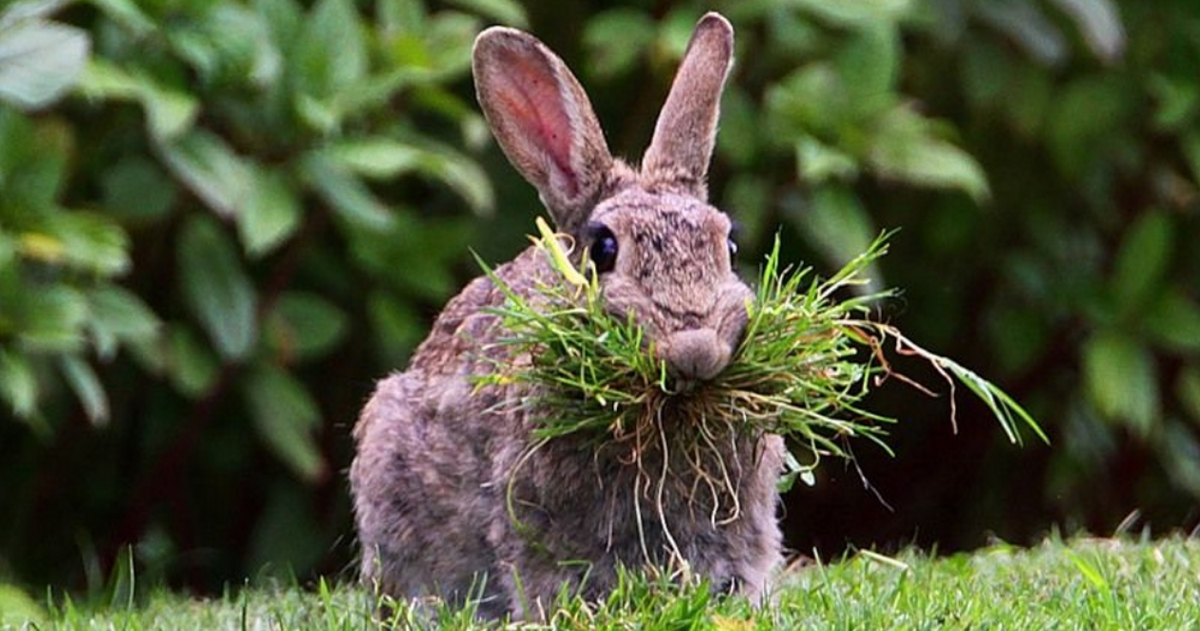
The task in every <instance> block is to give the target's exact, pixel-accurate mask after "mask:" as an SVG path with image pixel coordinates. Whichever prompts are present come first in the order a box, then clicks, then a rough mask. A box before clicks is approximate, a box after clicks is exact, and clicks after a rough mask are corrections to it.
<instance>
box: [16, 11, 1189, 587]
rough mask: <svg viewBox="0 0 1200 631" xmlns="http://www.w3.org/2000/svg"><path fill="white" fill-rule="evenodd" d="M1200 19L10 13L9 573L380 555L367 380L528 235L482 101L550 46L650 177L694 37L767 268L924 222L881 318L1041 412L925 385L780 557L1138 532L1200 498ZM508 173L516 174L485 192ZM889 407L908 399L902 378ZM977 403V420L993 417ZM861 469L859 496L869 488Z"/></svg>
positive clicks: (724, 155) (798, 500)
mask: <svg viewBox="0 0 1200 631" xmlns="http://www.w3.org/2000/svg"><path fill="white" fill-rule="evenodd" d="M1191 3H1192V0H1174V1H1172V0H1160V1H1159V2H1155V3H1141V2H1137V1H1136V0H1125V1H1124V2H1116V1H1114V0H1040V1H1034V0H1015V1H1011V2H1006V3H990V2H985V1H980V0H860V1H858V2H840V3H828V2H821V1H819V0H750V1H742V2H732V1H728V2H722V1H718V2H715V3H700V2H694V1H690V0H688V1H683V0H681V1H677V2H666V3H663V2H656V3H649V2H644V1H641V2H639V1H636V0H630V1H629V2H609V3H594V4H592V5H584V4H578V3H533V2H529V3H527V6H524V7H523V6H521V5H519V4H517V3H516V2H513V1H512V0H454V1H449V0H448V1H447V2H445V3H437V4H434V3H429V4H428V5H427V4H426V3H422V2H420V1H419V0H378V1H372V2H367V1H361V2H355V1H353V0H317V1H316V2H311V3H309V2H300V1H299V0H249V1H234V0H218V1H215V2H210V1H201V0H146V1H143V2H135V1H134V0H91V1H90V2H80V3H71V2H66V1H62V0H21V1H18V2H10V3H8V4H7V5H5V6H4V7H3V8H2V9H0V401H2V402H3V411H0V414H2V415H4V416H0V444H2V445H3V449H4V453H5V457H4V458H3V459H0V479H3V480H4V483H3V485H0V511H2V512H3V514H4V516H5V519H3V520H2V521H0V580H3V579H4V578H5V577H15V578H16V579H18V580H20V581H23V582H27V583H53V584H58V585H65V586H70V587H92V588H94V587H97V586H99V585H100V584H101V583H102V582H103V576H104V575H105V574H106V573H107V572H108V571H109V569H110V567H111V564H112V563H113V561H114V560H115V559H117V558H118V556H119V554H120V553H119V551H120V549H121V546H122V545H125V544H130V545H133V546H134V548H133V554H134V558H135V559H136V560H137V562H138V564H139V567H141V568H142V571H143V575H148V577H149V579H150V580H151V581H153V580H159V579H162V580H169V581H171V582H173V583H176V584H187V585H190V586H193V587H195V588H200V589H213V588H218V587H219V586H220V585H221V584H222V582H223V581H230V580H235V581H236V580H240V579H241V577H245V576H254V575H256V574H258V573H259V572H260V571H263V570H262V568H263V567H267V568H268V570H266V571H285V572H286V571H289V569H290V570H291V571H295V572H297V573H298V574H300V575H302V576H303V575H306V574H308V573H309V572H312V571H314V570H317V571H326V572H329V571H335V572H336V571H338V570H340V569H342V568H343V567H345V565H346V564H347V563H348V562H349V559H350V558H351V554H352V543H351V541H350V540H351V539H352V536H351V529H350V525H349V524H350V521H349V512H348V510H349V509H348V502H347V499H346V489H345V483H344V481H343V475H342V469H343V468H344V467H345V466H346V465H347V464H348V462H349V459H350V456H351V454H350V444H349V439H348V434H349V430H350V427H351V426H352V424H353V420H354V417H355V414H356V412H357V409H358V407H359V405H361V403H362V401H363V400H365V397H366V396H367V395H368V394H369V392H370V390H371V387H372V383H373V380H374V379H376V378H378V377H379V376H380V375H382V374H384V373H385V372H386V371H388V370H391V369H396V368H400V367H403V365H404V362H405V359H406V357H407V354H408V352H409V351H410V349H411V348H412V346H413V345H414V344H415V343H416V342H418V341H419V340H420V338H421V337H422V336H423V334H424V331H425V329H426V328H427V326H428V322H429V320H430V318H431V317H432V316H433V315H435V314H436V313H437V310H438V309H439V308H440V306H441V304H442V303H443V302H444V301H445V299H446V298H447V297H448V296H449V295H451V294H452V293H453V292H454V291H455V290H456V289H457V288H458V287H459V286H460V285H461V284H462V283H463V282H465V280H466V279H467V278H469V277H470V276H472V275H474V274H475V273H476V271H477V270H475V269H474V265H473V264H472V263H471V257H470V255H469V253H468V248H473V249H475V250H477V251H479V252H480V253H481V254H482V255H483V256H484V257H485V258H486V259H488V260H502V259H504V258H506V257H508V256H510V255H512V254H513V253H515V252H516V251H517V250H519V249H520V248H521V247H523V245H524V236H523V235H524V234H525V233H527V232H528V231H529V226H530V225H531V220H532V217H533V216H534V215H535V214H536V213H537V212H538V205H537V202H536V198H535V196H534V195H533V193H532V191H531V190H530V189H529V188H528V187H527V186H526V185H525V184H524V183H522V182H520V180H519V179H518V178H517V177H516V176H515V174H514V173H513V172H512V170H511V169H509V168H507V167H506V166H504V164H503V160H502V159H501V157H500V155H499V152H498V151H496V150H495V148H494V146H493V145H492V143H491V142H490V138H489V135H488V132H487V130H486V127H485V126H484V125H483V122H482V119H481V117H480V115H479V114H478V110H477V108H476V106H475V104H474V102H473V98H472V96H471V89H470V83H469V79H468V76H467V75H468V72H469V53H470V46H471V42H472V40H473V37H474V35H475V33H476V32H478V30H479V29H481V28H482V27H483V26H485V25H486V24H489V23H495V22H499V23H505V24H510V25H515V26H521V27H525V28H529V29H531V30H533V31H534V32H535V33H537V34H538V35H539V36H541V37H542V38H543V39H544V40H545V41H547V43H548V44H549V45H550V46H551V47H552V48H554V49H555V50H557V51H559V52H561V53H562V54H563V55H564V57H566V58H567V61H568V63H569V64H570V65H571V66H572V67H573V68H575V69H576V70H577V72H578V73H579V74H580V76H581V79H582V81H583V83H584V85H585V86H587V87H588V89H589V92H590V93H591V94H592V96H593V98H594V101H595V103H596V106H597V110H598V113H599V115H600V118H601V119H602V120H603V121H604V122H605V126H606V128H607V129H608V130H609V137H610V143H611V144H612V145H613V147H614V150H615V151H616V152H617V153H621V154H624V155H627V156H631V157H636V156H637V155H638V154H640V152H641V149H642V148H643V146H644V144H645V142H646V139H647V138H648V137H649V135H650V130H651V129H652V126H653V119H654V115H655V113H656V112H657V108H658V107H659V104H660V102H661V99H662V96H663V95H664V94H665V91H666V88H667V86H668V85H669V81H670V78H671V75H672V73H673V71H674V67H675V64H676V62H677V60H678V58H679V56H680V55H681V54H682V51H683V47H684V46H685V45H686V42H687V37H688V35H689V34H690V31H691V28H692V25H693V24H694V23H695V20H696V19H697V17H698V16H699V15H700V14H701V13H702V12H703V11H704V10H707V9H716V10H720V11H722V12H724V13H725V14H726V15H727V16H729V17H730V19H731V20H732V21H733V22H734V24H735V27H736V28H737V30H738V48H737V55H738V64H737V67H736V69H735V71H734V75H733V77H732V80H731V85H730V89H729V91H728V93H727V95H726V98H725V101H724V115H723V126H722V132H721V136H720V139H719V144H718V151H717V156H716V160H715V163H714V167H713V185H712V187H711V188H712V190H713V196H714V200H715V201H716V202H717V203H718V204H719V205H721V206H723V207H725V208H727V209H728V210H729V211H730V212H731V213H732V214H733V215H735V217H736V218H737V219H738V220H739V221H740V222H741V224H742V226H743V237H742V240H743V244H742V245H743V250H744V251H745V252H747V253H748V254H747V255H746V256H745V257H743V260H744V261H748V262H753V261H755V260H757V254H756V253H757V252H761V249H762V247H763V246H764V245H766V244H767V243H768V241H769V237H770V236H771V235H772V234H773V233H774V232H775V231H776V230H782V232H783V237H784V240H785V243H787V244H788V245H789V248H790V251H791V253H792V256H793V257H794V258H796V259H801V258H803V259H807V260H809V261H811V262H815V263H818V267H821V268H824V269H831V268H833V267H834V266H836V265H838V264H840V262H842V261H843V260H844V259H845V258H847V257H848V256H850V255H853V254H856V253H858V252H860V251H862V250H863V249H865V247H866V244H867V243H868V242H869V241H870V239H871V238H872V237H874V236H875V235H876V234H877V233H878V232H879V230H881V229H883V228H889V227H901V228H902V229H903V230H902V232H901V233H900V234H899V235H898V236H897V237H895V238H894V239H893V243H894V245H893V254H892V255H890V256H889V257H888V258H887V259H885V260H884V261H883V262H882V263H881V266H880V269H879V270H877V273H878V275H879V277H880V280H881V282H882V283H886V284H889V285H895V286H899V287H902V288H903V289H904V290H905V291H906V300H905V301H904V303H903V304H897V305H888V306H887V313H886V315H887V317H890V318H891V319H892V320H893V321H894V322H895V323H896V324H898V325H899V326H900V327H901V328H902V329H904V330H905V331H907V332H909V333H910V334H911V335H912V336H913V337H914V338H915V339H917V340H919V341H922V342H924V343H926V344H928V345H929V346H930V347H932V348H933V349H935V350H937V351H938V352H941V353H944V354H947V355H949V356H951V357H954V358H956V359H958V360H960V361H961V362H962V363H964V364H966V365H968V366H972V367H974V368H976V369H977V370H979V372H981V373H982V374H984V375H986V376H988V377H989V378H994V379H995V380H997V381H998V382H999V383H1001V384H1002V385H1004V386H1005V387H1006V388H1008V389H1009V390H1010V392H1012V393H1013V394H1014V395H1016V397H1017V398H1018V399H1019V400H1021V401H1023V402H1024V403H1026V404H1027V405H1028V406H1029V407H1030V409H1031V411H1033V412H1034V413H1035V415H1036V416H1038V418H1039V419H1040V420H1041V421H1042V423H1043V425H1044V426H1045V427H1046V428H1047V429H1048V431H1049V432H1050V433H1051V434H1052V437H1053V439H1054V441H1055V443H1054V445H1053V446H1052V448H1050V449H1046V448H1032V447H1031V448H1026V449H1024V450H1016V449H1014V448H1012V447H1010V446H1008V445H1007V443H1006V442H1005V441H1004V439H1003V436H1002V435H999V434H997V433H996V432H994V431H993V428H994V424H993V423H991V422H990V421H989V420H987V419H986V418H984V417H983V416H982V415H985V414H986V412H984V411H982V410H976V409H974V408H972V407H969V406H968V405H964V407H963V409H961V410H959V419H958V421H959V422H958V425H959V429H960V431H961V434H960V435H958V436H954V435H952V432H951V428H950V425H949V423H948V422H946V421H945V419H946V416H947V415H948V413H949V412H948V410H949V408H948V404H947V402H946V401H945V400H944V398H943V399H926V398H924V397H922V396H920V395H913V394H912V393H911V392H908V391H905V390H904V389H903V388H887V389H885V392H884V393H883V396H882V397H881V398H880V400H879V403H878V404H879V405H880V406H882V407H884V408H895V411H894V413H896V414H898V415H900V416H901V418H902V419H904V420H905V422H904V423H902V424H901V425H900V426H898V427H897V429H896V436H895V437H894V440H895V443H896V445H897V449H898V451H899V458H898V459H897V460H894V461H893V460H886V461H885V460H880V459H879V458H878V454H868V453H860V456H861V465H860V466H861V468H862V473H864V474H865V475H866V478H867V479H868V480H869V481H870V482H871V483H872V484H873V485H874V486H873V488H874V490H876V491H877V492H879V493H880V494H881V495H882V496H883V497H884V498H885V499H887V500H888V501H890V503H891V504H892V505H894V506H895V512H894V513H890V512H887V511H886V510H881V506H882V504H880V503H879V502H878V501H877V500H876V499H875V495H874V494H872V493H869V492H864V491H863V490H862V488H861V486H859V473H860V472H858V471H851V472H842V471H837V470H831V471H827V472H825V474H824V475H823V476H822V479H821V480H820V481H819V482H818V484H817V486H816V487H814V488H812V489H798V490H796V491H795V492H793V494H792V497H791V498H790V500H789V502H790V505H789V510H788V518H787V523H788V530H789V535H790V537H789V540H790V543H791V545H792V546H794V547H796V548H798V549H801V550H808V549H811V548H812V547H813V546H814V545H817V546H819V547H822V548H823V549H824V550H826V551H831V550H832V551H836V550H837V549H839V547H840V546H842V545H845V544H846V543H848V542H850V543H856V544H859V545H866V544H869V543H871V542H888V541H898V540H912V539H913V537H914V533H920V534H919V536H917V537H916V538H917V540H918V541H921V542H927V543H937V544H938V545H941V546H942V547H943V548H954V547H960V546H966V545H974V544H977V543H979V542H981V541H982V538H983V537H984V536H985V535H986V534H987V533H988V532H989V531H990V532H993V533H995V534H997V535H999V536H1002V537H1006V538H1011V539H1016V540H1020V539H1023V538H1028V537H1031V536H1035V535H1037V534H1038V533H1039V532H1040V531H1042V530H1043V529H1045V528H1047V527H1048V526H1049V525H1050V524H1053V523H1061V524H1065V525H1066V526H1067V527H1089V528H1093V529H1096V530H1100V531H1110V530H1112V529H1113V528H1115V527H1116V526H1117V524H1118V523H1120V522H1121V520H1122V518H1124V517H1125V516H1126V515H1127V514H1128V513H1129V512H1130V511H1132V510H1134V509H1140V510H1142V511H1144V515H1145V516H1146V518H1147V519H1148V520H1149V523H1152V524H1153V525H1154V526H1156V527H1159V528H1166V527H1171V526H1180V525H1187V524H1188V523H1189V522H1194V521H1195V520H1196V519H1197V515H1196V514H1195V512H1194V510H1195V509H1189V508H1188V507H1194V506H1196V505H1197V499H1200V442H1198V436H1200V431H1198V428H1200V425H1198V424H1200V254H1198V253H1197V252H1198V251H1197V250H1196V249H1195V248H1190V247H1188V245H1187V244H1188V243H1190V242H1194V241H1196V240H1197V237H1198V236H1200V218H1198V213H1197V209H1198V208H1200V204H1198V202H1197V199H1198V198H1197V183H1198V182H1200V80H1198V79H1197V77H1196V74H1195V68H1197V67H1200V14H1196V12H1195V10H1194V8H1193V7H1192V6H1191ZM491 181H494V182H495V189H493V187H492V184H490V183H489V182H491ZM893 390H894V391H895V392H892V391H893ZM977 415H978V416H979V418H976V416H977ZM843 481H845V482H849V483H848V484H847V483H844V482H843Z"/></svg>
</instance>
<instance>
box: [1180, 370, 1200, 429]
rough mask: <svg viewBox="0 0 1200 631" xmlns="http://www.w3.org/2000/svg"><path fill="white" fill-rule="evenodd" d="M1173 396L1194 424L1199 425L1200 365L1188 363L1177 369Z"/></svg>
mask: <svg viewBox="0 0 1200 631" xmlns="http://www.w3.org/2000/svg"><path fill="white" fill-rule="evenodd" d="M1175 396H1177V397H1179V402H1180V403H1182V404H1183V409H1184V410H1186V411H1187V414H1188V416H1190V417H1191V418H1192V421H1193V422H1194V423H1195V424H1196V425H1200V366H1196V365H1189V366H1187V367H1185V368H1184V369H1183V370H1181V371H1179V377H1178V378H1177V379H1176V381H1175Z"/></svg>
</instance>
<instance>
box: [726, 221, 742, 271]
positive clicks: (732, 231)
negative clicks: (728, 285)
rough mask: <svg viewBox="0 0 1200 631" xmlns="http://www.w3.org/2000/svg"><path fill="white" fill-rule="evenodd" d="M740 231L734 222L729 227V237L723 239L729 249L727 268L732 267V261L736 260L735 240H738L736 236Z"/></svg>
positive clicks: (739, 226) (739, 227)
mask: <svg viewBox="0 0 1200 631" xmlns="http://www.w3.org/2000/svg"><path fill="white" fill-rule="evenodd" d="M741 231H742V227H741V225H739V224H738V223H737V222H736V221H735V222H733V224H732V225H730V226H729V236H727V237H725V243H726V245H727V246H728V247H729V266H730V267H733V265H734V261H736V260H737V253H738V244H737V238H738V234H739V233H740V232H741Z"/></svg>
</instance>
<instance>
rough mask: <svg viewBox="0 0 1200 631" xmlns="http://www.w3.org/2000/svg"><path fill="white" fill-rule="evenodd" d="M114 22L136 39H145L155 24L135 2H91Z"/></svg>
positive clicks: (104, 0)
mask: <svg viewBox="0 0 1200 631" xmlns="http://www.w3.org/2000/svg"><path fill="white" fill-rule="evenodd" d="M90 1H91V3H92V4H94V5H96V7H97V8H99V9H100V10H101V11H103V12H104V14H105V15H107V16H108V17H109V19H111V20H112V21H114V22H116V23H117V24H119V25H121V28H124V29H126V30H128V31H130V33H132V34H133V35H134V36H135V37H138V38H140V37H144V36H146V35H148V34H149V33H150V32H152V31H153V30H154V22H153V21H152V20H151V19H150V18H149V17H148V16H147V15H146V14H145V13H144V12H142V10H141V9H140V8H139V7H138V5H137V3H136V2H134V0H90Z"/></svg>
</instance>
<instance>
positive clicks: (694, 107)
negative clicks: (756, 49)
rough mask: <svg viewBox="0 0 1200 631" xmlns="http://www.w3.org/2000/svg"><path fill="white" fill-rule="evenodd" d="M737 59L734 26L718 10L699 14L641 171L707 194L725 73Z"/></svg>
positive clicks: (688, 189) (694, 192) (699, 194)
mask: <svg viewBox="0 0 1200 631" xmlns="http://www.w3.org/2000/svg"><path fill="white" fill-rule="evenodd" d="M732 64H733V26H731V25H730V24H729V21H728V20H726V19H725V18H724V17H722V16H721V15H720V14H719V13H708V14H706V15H705V16H704V17H702V18H700V21H699V22H698V23H697V24H696V30H695V32H693V33H692V40H691V41H690V42H688V47H687V52H685V53H684V55H683V61H682V63H680V65H679V70H678V72H676V74H675V81H674V83H672V84H671V92H670V94H668V95H667V102H666V104H665V105H663V109H662V113H661V114H659V115H658V123H657V124H656V125H655V126H654V139H653V140H651V141H650V148H649V149H647V150H646V155H645V156H644V157H643V158H642V173H643V175H644V176H646V175H649V176H650V177H651V178H653V179H656V180H660V181H666V182H670V183H673V184H675V185H677V186H680V187H682V188H683V189H684V190H687V191H689V192H691V193H692V194H694V195H696V196H697V197H700V198H701V199H703V198H705V197H706V196H707V187H706V186H705V177H706V176H707V174H708V163H709V160H710V159H711V158H712V151H713V144H714V143H715V142H716V135H717V115H718V114H719V112H720V106H721V91H722V90H723V89H724V87H725V77H726V75H728V74H729V68H730V66H731V65H732Z"/></svg>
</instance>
